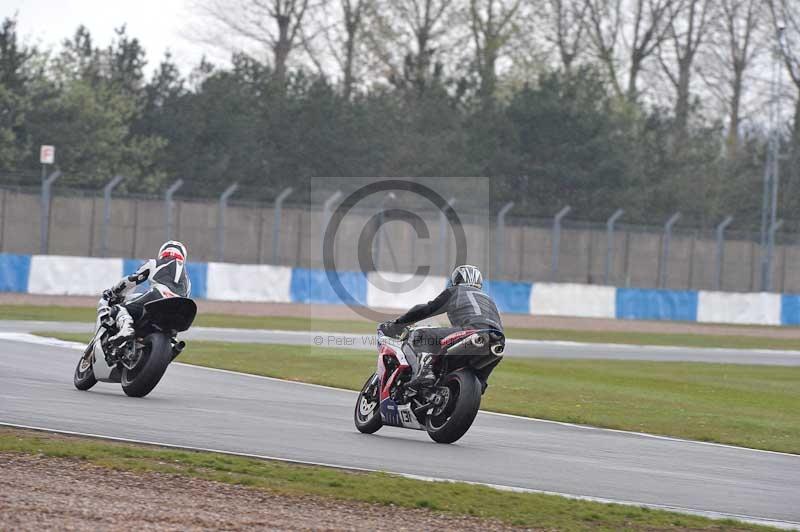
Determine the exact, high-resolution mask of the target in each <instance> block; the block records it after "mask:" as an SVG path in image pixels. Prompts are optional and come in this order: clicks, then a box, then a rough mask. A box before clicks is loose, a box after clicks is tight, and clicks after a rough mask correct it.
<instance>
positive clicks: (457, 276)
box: [450, 264, 483, 288]
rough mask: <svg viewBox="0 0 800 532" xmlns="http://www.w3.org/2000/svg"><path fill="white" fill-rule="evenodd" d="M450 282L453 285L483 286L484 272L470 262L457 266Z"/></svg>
mask: <svg viewBox="0 0 800 532" xmlns="http://www.w3.org/2000/svg"><path fill="white" fill-rule="evenodd" d="M450 284H452V285H453V286H456V285H459V284H465V285H467V286H474V287H475V288H481V287H483V274H481V271H480V270H479V269H478V268H476V267H475V266H471V265H469V264H463V265H461V266H456V269H455V270H453V273H452V274H450Z"/></svg>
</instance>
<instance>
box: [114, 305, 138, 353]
mask: <svg viewBox="0 0 800 532" xmlns="http://www.w3.org/2000/svg"><path fill="white" fill-rule="evenodd" d="M117 329H119V332H118V333H117V334H115V335H114V336H112V337H111V338H109V339H108V341H109V342H111V343H112V344H114V345H122V344H124V343H126V342H128V341H130V340H131V339H133V335H134V334H135V331H134V330H133V318H132V317H131V315H130V314H128V310H127V309H126V308H125V307H123V306H120V307H118V311H117Z"/></svg>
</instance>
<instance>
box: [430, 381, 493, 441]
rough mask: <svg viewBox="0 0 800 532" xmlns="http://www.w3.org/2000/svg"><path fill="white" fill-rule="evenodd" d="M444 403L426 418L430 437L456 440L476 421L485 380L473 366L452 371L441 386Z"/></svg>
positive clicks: (436, 439)
mask: <svg viewBox="0 0 800 532" xmlns="http://www.w3.org/2000/svg"><path fill="white" fill-rule="evenodd" d="M441 388H442V389H441V391H440V393H441V394H442V396H443V398H444V401H443V403H442V404H441V405H440V406H439V407H437V408H436V409H434V411H433V412H432V413H431V414H430V415H429V416H428V419H426V420H425V430H426V431H427V432H428V436H430V437H431V439H432V440H433V441H435V442H437V443H453V442H455V441H457V440H458V439H459V438H461V437H462V436H463V435H464V434H466V432H467V431H468V430H469V428H470V427H471V426H472V422H473V421H474V420H475V416H476V415H477V414H478V410H479V409H480V407H481V383H480V381H479V380H478V377H476V376H475V374H474V373H473V372H472V371H471V370H469V369H464V368H462V369H459V370H457V371H454V372H452V373H450V374H448V375H447V376H446V377H445V378H444V383H443V384H442V386H441Z"/></svg>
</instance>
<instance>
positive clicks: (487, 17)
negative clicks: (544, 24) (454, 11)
mask: <svg viewBox="0 0 800 532" xmlns="http://www.w3.org/2000/svg"><path fill="white" fill-rule="evenodd" d="M520 4H521V0H469V19H470V30H471V32H472V41H473V44H474V46H475V63H476V66H477V70H478V75H479V77H480V89H479V93H480V97H481V100H482V101H483V103H484V105H489V104H490V103H491V102H492V101H493V98H494V93H495V87H496V86H497V59H498V58H499V56H500V52H501V51H502V49H503V47H505V45H506V44H507V43H508V41H509V38H510V37H511V34H512V33H513V32H514V31H515V28H516V25H515V24H514V16H515V15H516V14H517V11H518V10H519V7H520Z"/></svg>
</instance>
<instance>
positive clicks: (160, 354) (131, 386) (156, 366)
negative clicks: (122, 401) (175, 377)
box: [121, 333, 172, 397]
mask: <svg viewBox="0 0 800 532" xmlns="http://www.w3.org/2000/svg"><path fill="white" fill-rule="evenodd" d="M142 349H143V351H142V356H141V358H140V359H139V362H138V363H137V364H136V366H135V367H134V368H133V369H132V370H130V369H128V368H124V369H123V370H122V379H121V383H122V390H123V391H124V392H125V394H126V395H129V396H131V397H144V396H145V395H147V394H148V393H150V392H151V391H153V388H155V387H156V384H158V381H160V380H161V377H162V376H163V375H164V372H165V371H167V366H169V363H170V362H171V361H172V346H171V345H170V341H169V338H167V336H166V335H164V334H161V333H154V334H151V335H150V336H148V337H147V338H145V339H144V341H143V342H142Z"/></svg>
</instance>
